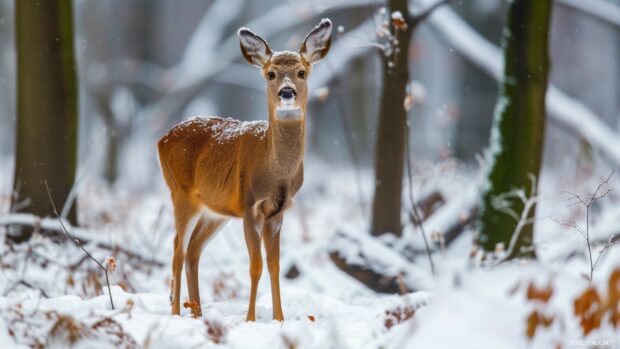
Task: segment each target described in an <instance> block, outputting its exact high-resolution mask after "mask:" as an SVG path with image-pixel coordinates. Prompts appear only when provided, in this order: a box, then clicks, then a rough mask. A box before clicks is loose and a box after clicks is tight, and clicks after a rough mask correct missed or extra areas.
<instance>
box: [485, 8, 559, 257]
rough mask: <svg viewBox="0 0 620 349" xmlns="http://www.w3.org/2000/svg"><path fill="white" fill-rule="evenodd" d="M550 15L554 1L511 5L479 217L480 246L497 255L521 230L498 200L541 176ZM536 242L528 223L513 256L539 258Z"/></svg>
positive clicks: (515, 204) (528, 189)
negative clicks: (497, 248) (496, 204)
mask: <svg viewBox="0 0 620 349" xmlns="http://www.w3.org/2000/svg"><path fill="white" fill-rule="evenodd" d="M550 15H551V1H550V0H514V1H512V2H511V3H510V5H509V9H508V20H507V24H506V26H507V27H506V28H505V29H504V36H503V39H502V46H503V48H504V57H505V67H504V79H503V83H502V85H501V89H500V95H499V99H498V102H497V106H496V110H495V117H494V125H493V129H492V131H491V141H490V154H489V155H490V157H489V162H488V167H487V174H486V182H485V184H484V186H483V191H482V201H481V205H480V210H479V216H478V224H479V229H480V231H479V236H478V242H479V243H480V245H481V246H482V247H483V248H484V249H485V250H488V251H492V250H494V249H495V246H496V245H497V244H498V243H503V244H504V246H506V247H508V245H509V242H510V239H511V237H512V235H513V233H514V231H515V227H516V225H517V222H516V221H515V219H514V218H513V217H511V216H510V215H508V214H505V213H502V212H500V211H498V210H496V209H495V208H494V206H493V201H494V199H495V198H496V197H497V196H498V195H499V194H502V193H506V192H509V191H511V190H513V189H516V188H523V189H524V190H525V192H526V193H527V194H529V193H531V189H532V188H531V186H532V182H531V181H530V179H529V178H528V175H529V174H532V175H534V176H536V178H538V177H539V174H540V166H541V158H542V150H543V140H544V130H545V93H546V89H547V79H548V70H549V56H548V39H549V22H550ZM510 203H511V208H512V209H513V210H514V211H515V212H516V213H517V214H520V213H521V211H522V210H523V206H524V205H523V203H522V202H520V201H519V200H511V201H510ZM534 212H535V210H534V209H533V210H531V211H530V217H529V218H531V217H533V215H534ZM532 241H533V225H532V224H528V225H527V226H526V227H525V228H524V229H523V231H522V232H521V234H520V238H519V239H518V240H517V243H516V245H515V251H523V253H522V254H521V255H523V256H528V257H535V253H534V251H533V249H532V248H531V247H532ZM526 250H527V251H526Z"/></svg>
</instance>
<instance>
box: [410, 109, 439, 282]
mask: <svg viewBox="0 0 620 349" xmlns="http://www.w3.org/2000/svg"><path fill="white" fill-rule="evenodd" d="M408 121H409V120H407V114H406V113H405V129H404V131H405V156H406V158H405V162H406V163H407V178H408V180H409V201H410V202H411V211H410V212H409V220H410V221H411V223H413V225H414V226H418V227H419V228H420V233H421V234H422V239H423V240H424V249H425V250H426V255H427V256H428V263H429V264H430V266H431V272H432V273H433V276H435V275H436V273H435V263H433V256H432V255H431V248H430V246H429V245H428V240H427V238H426V231H425V230H424V223H423V222H422V217H421V215H420V213H419V212H418V206H417V205H416V202H415V200H414V198H413V171H412V170H411V154H410V149H409V123H408Z"/></svg>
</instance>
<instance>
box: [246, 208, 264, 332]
mask: <svg viewBox="0 0 620 349" xmlns="http://www.w3.org/2000/svg"><path fill="white" fill-rule="evenodd" d="M256 221H257V219H256V217H254V215H253V214H252V212H251V209H248V210H247V211H246V212H245V214H244V216H243V232H244V235H245V244H246V245H247V247H248V254H249V255H250V281H251V288H250V304H249V306H248V315H247V317H246V319H245V321H256V313H255V307H256V290H257V288H258V281H259V280H260V276H261V273H262V272H263V260H262V257H261V251H260V235H259V233H258V231H257V230H256V223H257V222H256Z"/></svg>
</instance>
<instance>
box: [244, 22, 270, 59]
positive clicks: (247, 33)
mask: <svg viewBox="0 0 620 349" xmlns="http://www.w3.org/2000/svg"><path fill="white" fill-rule="evenodd" d="M237 35H239V41H240V43H241V53H243V57H245V59H246V60H247V61H248V62H250V64H252V65H255V66H257V67H259V68H262V67H264V66H265V64H267V62H269V59H271V55H272V54H273V52H272V51H271V48H269V45H268V44H267V42H266V41H265V40H263V39H262V38H261V37H260V36H258V35H256V34H254V33H253V32H252V31H251V30H250V29H248V28H240V29H239V31H238V32H237Z"/></svg>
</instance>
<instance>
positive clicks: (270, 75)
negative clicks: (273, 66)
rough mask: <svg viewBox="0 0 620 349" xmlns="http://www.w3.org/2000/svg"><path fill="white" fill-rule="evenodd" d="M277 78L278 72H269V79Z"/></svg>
mask: <svg viewBox="0 0 620 349" xmlns="http://www.w3.org/2000/svg"><path fill="white" fill-rule="evenodd" d="M275 78H276V73H274V72H272V71H270V72H269V73H267V79H269V80H273V79H275Z"/></svg>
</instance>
